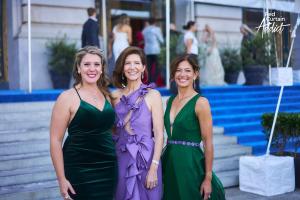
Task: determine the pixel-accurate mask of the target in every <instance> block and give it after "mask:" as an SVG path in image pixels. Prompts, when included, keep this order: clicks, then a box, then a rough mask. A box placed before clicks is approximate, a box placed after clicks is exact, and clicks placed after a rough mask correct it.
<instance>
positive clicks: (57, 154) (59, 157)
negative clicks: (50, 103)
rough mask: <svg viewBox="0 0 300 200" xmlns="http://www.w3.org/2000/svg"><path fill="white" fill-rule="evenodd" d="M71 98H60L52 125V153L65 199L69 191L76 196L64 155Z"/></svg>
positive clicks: (55, 106)
mask: <svg viewBox="0 0 300 200" xmlns="http://www.w3.org/2000/svg"><path fill="white" fill-rule="evenodd" d="M69 98H70V97H69V94H68V93H67V92H64V93H62V94H61V95H60V96H59V97H58V99H57V101H56V103H55V105H54V107H53V111H52V117H51V124H50V153H51V158H52V162H53V165H54V168H55V171H56V176H57V179H58V182H59V185H60V190H61V194H62V196H63V197H65V196H67V195H68V190H70V191H71V192H72V193H73V194H75V191H74V189H73V188H72V186H71V184H70V183H69V182H68V181H67V179H66V177H65V171H64V162H63V153H62V141H63V138H64V135H65V131H66V129H67V126H68V122H69V120H70V115H71V114H70V106H68V102H69V100H68V99H69Z"/></svg>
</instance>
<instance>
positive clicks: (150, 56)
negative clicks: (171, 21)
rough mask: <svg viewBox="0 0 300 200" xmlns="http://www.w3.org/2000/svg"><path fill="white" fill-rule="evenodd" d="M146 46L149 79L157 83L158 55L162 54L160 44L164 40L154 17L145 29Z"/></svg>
mask: <svg viewBox="0 0 300 200" xmlns="http://www.w3.org/2000/svg"><path fill="white" fill-rule="evenodd" d="M143 35H144V41H145V47H144V52H145V54H146V55H147V69H148V81H149V82H150V83H152V82H153V83H156V78H157V77H158V74H159V63H158V55H159V54H160V44H162V43H163V42H164V38H163V36H162V33H161V30H160V28H159V27H158V26H156V20H155V19H154V18H150V19H149V26H146V27H145V29H144V30H143Z"/></svg>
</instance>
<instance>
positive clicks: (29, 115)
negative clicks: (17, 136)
mask: <svg viewBox="0 0 300 200" xmlns="http://www.w3.org/2000/svg"><path fill="white" fill-rule="evenodd" d="M28 119H30V121H38V120H48V121H50V119H51V110H45V111H32V112H14V113H1V115H0V121H1V123H7V122H15V123H17V122H22V121H26V120H28Z"/></svg>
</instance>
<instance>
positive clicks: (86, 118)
mask: <svg viewBox="0 0 300 200" xmlns="http://www.w3.org/2000/svg"><path fill="white" fill-rule="evenodd" d="M79 97H80V96H79ZM114 121H115V112H114V110H113V108H112V107H111V105H110V103H109V102H108V101H107V100H106V101H105V105H104V108H103V110H102V111H100V110H99V109H98V108H96V107H94V106H93V105H91V104H89V103H88V102H85V101H83V100H82V99H81V98H80V106H79V109H78V111H77V112H76V114H75V116H74V118H73V120H72V121H71V123H70V124H69V127H68V133H69V135H68V137H67V139H66V141H65V143H64V146H63V156H64V168H65V175H66V178H67V179H68V180H69V182H70V183H71V185H72V186H73V188H74V190H75V192H76V195H71V194H70V196H71V197H72V198H73V199H74V200H111V199H113V196H114V192H115V186H116V182H117V162H116V154H115V148H114V143H113V140H112V134H111V128H112V126H113V124H114Z"/></svg>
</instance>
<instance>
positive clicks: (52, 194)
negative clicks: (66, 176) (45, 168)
mask: <svg viewBox="0 0 300 200" xmlns="http://www.w3.org/2000/svg"><path fill="white" fill-rule="evenodd" d="M17 199H22V200H46V199H49V200H50V199H51V200H54V199H60V200H61V199H62V198H61V196H60V192H59V188H58V183H57V181H56V180H51V181H44V182H40V183H30V184H22V185H13V186H5V187H0V200H17Z"/></svg>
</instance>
